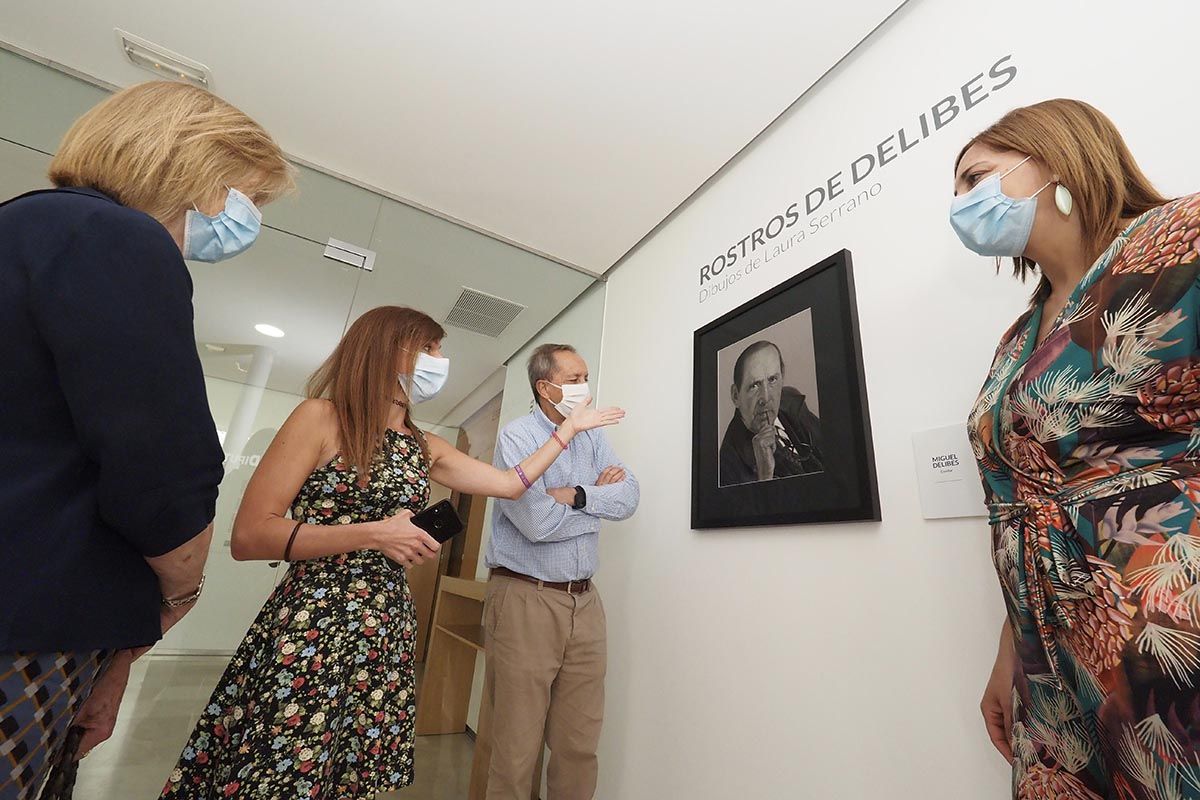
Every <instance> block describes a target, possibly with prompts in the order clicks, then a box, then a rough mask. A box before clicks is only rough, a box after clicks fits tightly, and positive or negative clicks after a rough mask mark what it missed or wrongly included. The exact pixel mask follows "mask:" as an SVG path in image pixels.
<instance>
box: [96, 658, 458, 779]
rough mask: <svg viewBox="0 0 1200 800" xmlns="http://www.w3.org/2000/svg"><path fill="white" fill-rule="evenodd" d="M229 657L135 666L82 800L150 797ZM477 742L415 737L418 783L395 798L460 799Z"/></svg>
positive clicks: (154, 660)
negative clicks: (109, 735)
mask: <svg viewBox="0 0 1200 800" xmlns="http://www.w3.org/2000/svg"><path fill="white" fill-rule="evenodd" d="M225 662H226V659H224V658H219V657H212V656H188V657H174V656H153V655H151V656H147V657H145V658H143V659H141V660H140V661H138V662H137V663H135V664H134V667H133V671H132V674H131V675H130V679H129V688H128V689H127V690H126V692H125V700H124V702H123V703H122V705H121V714H120V716H119V718H118V720H117V729H116V731H115V732H114V734H113V737H112V739H111V740H109V741H108V742H106V743H105V744H103V745H101V746H100V747H98V748H96V750H95V751H94V752H93V753H92V754H91V755H89V756H88V757H87V758H86V759H85V760H84V762H83V764H82V765H81V767H80V770H79V780H78V783H77V784H76V787H75V797H77V798H79V800H153V798H156V797H158V793H159V791H160V790H161V789H162V786H163V783H164V782H165V781H166V778H167V775H168V773H170V771H171V769H172V768H173V767H174V766H175V762H176V760H177V759H178V758H179V752H180V750H182V749H183V745H184V742H186V741H187V738H188V734H190V733H191V730H192V726H193V725H194V724H195V723H196V719H197V718H198V717H199V716H200V709H202V708H203V707H204V704H205V702H207V700H208V696H209V694H210V693H211V692H212V689H213V686H215V685H216V683H217V680H218V679H219V678H220V677H221V672H222V671H223V670H224V668H225ZM472 748H473V744H472V742H471V740H470V739H469V738H468V737H467V736H465V735H462V736H426V737H421V738H419V739H417V756H416V759H417V782H416V783H415V784H414V785H413V786H411V787H409V788H407V789H405V790H404V791H401V792H396V793H389V794H385V795H379V798H380V800H384V798H396V799H397V800H462V798H465V797H466V796H467V785H468V783H469V782H470V771H471V755H472Z"/></svg>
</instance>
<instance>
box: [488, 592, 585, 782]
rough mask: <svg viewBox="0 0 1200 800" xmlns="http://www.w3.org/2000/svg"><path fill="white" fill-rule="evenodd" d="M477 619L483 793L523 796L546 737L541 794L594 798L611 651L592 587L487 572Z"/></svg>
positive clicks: (531, 779)
mask: <svg viewBox="0 0 1200 800" xmlns="http://www.w3.org/2000/svg"><path fill="white" fill-rule="evenodd" d="M483 619H484V637H485V638H484V641H485V652H486V655H487V672H488V676H487V677H488V679H489V680H488V683H490V685H491V687H492V698H491V700H492V703H493V711H492V735H491V740H492V760H491V765H490V769H489V771H488V791H487V797H488V800H529V796H530V792H531V791H532V783H533V770H534V767H535V765H536V764H537V761H538V756H540V755H541V748H542V740H543V737H544V738H545V742H546V744H547V746H549V748H550V769H549V774H548V776H547V789H548V793H549V794H548V800H592V798H593V796H594V795H595V793H596V775H597V772H598V766H597V760H596V746H597V744H599V741H600V727H601V725H602V723H603V721H604V673H605V669H606V666H607V660H608V645H607V636H606V633H605V627H606V626H605V616H604V605H603V604H602V603H601V602H600V594H599V592H597V591H596V589H595V587H594V586H593V587H592V589H591V590H590V591H588V592H586V593H584V594H577V595H571V594H567V593H566V592H563V591H559V590H557V589H547V588H540V589H539V588H538V586H537V584H534V583H529V582H527V581H522V580H518V579H516V578H505V577H500V576H493V577H492V578H491V579H490V580H489V581H488V587H487V594H486V596H485V598H484V606H483Z"/></svg>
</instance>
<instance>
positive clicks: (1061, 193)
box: [1054, 183, 1075, 217]
mask: <svg viewBox="0 0 1200 800" xmlns="http://www.w3.org/2000/svg"><path fill="white" fill-rule="evenodd" d="M1054 205H1055V206H1057V207H1058V210H1059V211H1061V212H1062V215H1063V216H1064V217H1069V216H1071V210H1072V209H1073V208H1075V198H1073V197H1071V192H1070V190H1069V189H1067V187H1065V186H1063V185H1062V184H1061V183H1060V184H1058V185H1057V186H1055V187H1054Z"/></svg>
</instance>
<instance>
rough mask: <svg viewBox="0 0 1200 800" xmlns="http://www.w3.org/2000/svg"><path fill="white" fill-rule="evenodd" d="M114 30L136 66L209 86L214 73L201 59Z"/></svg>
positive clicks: (201, 85) (176, 79)
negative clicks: (194, 58) (194, 59)
mask: <svg viewBox="0 0 1200 800" xmlns="http://www.w3.org/2000/svg"><path fill="white" fill-rule="evenodd" d="M114 30H116V32H117V38H118V39H120V42H121V49H122V50H124V51H125V57H126V58H128V59H129V61H130V63H132V64H133V65H134V66H135V67H141V68H142V69H144V70H149V71H150V72H153V73H154V74H156V75H158V76H159V77H160V78H169V79H171V80H175V81H186V82H188V83H192V84H195V85H196V86H200V87H202V88H205V89H207V88H209V87H208V85H209V82H210V80H211V78H212V73H211V72H210V71H209V69H208V67H206V66H204V65H203V64H201V63H200V62H199V61H193V60H192V59H190V58H187V57H186V56H181V55H179V54H178V53H172V52H171V51H170V50H168V49H167V48H165V47H163V46H162V45H157V44H155V43H154V42H149V41H146V40H145V39H143V38H141V37H139V36H134V35H133V34H132V33H127V32H126V31H123V30H121V29H120V28H115V29H114Z"/></svg>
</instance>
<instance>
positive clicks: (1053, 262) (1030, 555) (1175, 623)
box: [951, 100, 1200, 800]
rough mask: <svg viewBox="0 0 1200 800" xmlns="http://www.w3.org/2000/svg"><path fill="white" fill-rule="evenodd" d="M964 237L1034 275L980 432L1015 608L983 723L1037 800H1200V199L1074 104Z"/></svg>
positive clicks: (1012, 169)
mask: <svg viewBox="0 0 1200 800" xmlns="http://www.w3.org/2000/svg"><path fill="white" fill-rule="evenodd" d="M955 174H956V198H955V202H954V206H953V211H952V215H951V221H952V225H953V226H954V227H955V229H956V231H957V232H958V233H959V235H960V237H961V238H962V239H963V242H964V243H965V244H967V246H968V247H970V248H971V249H973V250H975V251H976V252H979V253H982V254H984V255H992V256H997V257H999V256H1013V257H1015V258H1016V261H1015V263H1016V269H1017V271H1018V273H1020V274H1022V275H1023V274H1024V273H1025V272H1026V271H1027V270H1031V269H1034V268H1035V267H1036V269H1037V270H1038V271H1039V272H1040V273H1041V284H1040V285H1039V287H1038V290H1037V292H1036V294H1035V296H1034V300H1033V303H1032V306H1031V308H1030V309H1029V310H1028V311H1027V312H1026V313H1024V314H1023V315H1021V317H1020V318H1019V319H1018V320H1017V321H1016V323H1015V324H1014V325H1013V326H1012V328H1011V329H1010V330H1009V331H1008V332H1007V333H1006V334H1005V335H1004V336H1003V338H1002V340H1001V343H1000V347H999V349H998V351H997V353H996V356H995V360H994V362H993V364H992V368H991V370H990V373H989V374H988V377H987V380H986V382H985V384H984V386H983V390H982V392H981V393H980V395H979V399H978V401H977V402H976V405H975V408H974V410H973V412H972V414H971V416H970V435H971V439H972V443H973V445H974V449H975V454H976V457H977V459H978V461H979V468H980V472H981V473H982V476H983V481H984V486H985V489H986V492H987V496H988V501H989V506H990V509H991V513H992V550H993V557H994V561H995V564H996V569H997V571H998V573H999V576H1000V581H1001V584H1002V588H1003V590H1004V596H1005V601H1006V604H1007V608H1008V624H1007V625H1005V626H1004V629H1003V633H1002V635H1001V638H1000V650H999V653H998V655H997V658H996V666H995V668H994V670H993V673H992V678H991V681H990V682H989V685H988V688H987V691H986V693H985V695H984V699H983V704H982V709H983V712H984V716H985V718H986V719H987V724H988V729H989V733H990V735H991V737H992V740H993V742H994V743H995V744H996V747H997V748H998V749H999V750H1000V751H1001V753H1003V754H1004V755H1005V756H1006V757H1007V758H1008V759H1009V760H1010V761H1011V762H1012V764H1013V794H1014V797H1016V798H1019V799H1020V800H1041V799H1042V798H1045V799H1047V800H1049V798H1055V800H1058V799H1059V798H1062V799H1063V800H1098V799H1099V798H1105V799H1107V798H1114V799H1118V800H1159V799H1160V798H1161V800H1175V799H1177V798H1200V519H1198V513H1197V512H1198V510H1200V505H1198V504H1200V424H1198V423H1200V333H1198V325H1200V283H1198V278H1200V196H1198V195H1193V196H1190V197H1185V198H1182V199H1179V200H1174V201H1168V200H1166V199H1165V198H1162V197H1160V196H1159V195H1158V193H1157V192H1156V191H1155V190H1154V188H1153V187H1152V186H1151V185H1150V183H1149V182H1148V181H1147V179H1146V178H1145V176H1144V175H1143V174H1142V173H1141V171H1140V170H1139V168H1138V167H1137V164H1136V163H1135V161H1134V160H1133V157H1132V156H1131V155H1130V153H1129V151H1128V149H1127V148H1126V146H1125V143H1124V142H1123V141H1122V139H1121V136H1120V134H1119V133H1118V132H1117V130H1116V129H1115V127H1114V126H1113V125H1112V123H1111V122H1110V121H1109V120H1108V119H1107V117H1105V116H1104V115H1102V114H1101V113H1100V112H1098V111H1096V110H1095V109H1094V108H1092V107H1090V106H1088V105H1086V104H1084V103H1080V102H1077V101H1071V100H1055V101H1048V102H1046V103H1041V104H1038V105H1035V106H1030V107H1028V108H1022V109H1017V110H1016V111H1013V112H1011V113H1010V114H1008V115H1007V116H1005V117H1004V118H1003V119H1002V120H1000V121H999V122H998V123H996V125H994V126H993V127H992V128H990V129H988V130H987V131H985V132H984V133H983V134H981V135H980V136H979V137H977V138H976V139H975V140H973V141H972V142H971V143H970V144H968V146H967V147H966V148H965V149H964V151H963V153H962V154H961V156H960V158H959V162H958V164H957V165H956V172H955Z"/></svg>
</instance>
